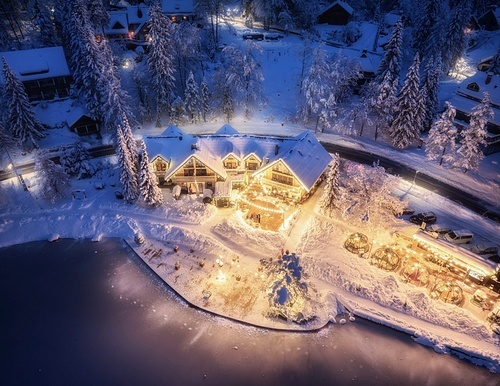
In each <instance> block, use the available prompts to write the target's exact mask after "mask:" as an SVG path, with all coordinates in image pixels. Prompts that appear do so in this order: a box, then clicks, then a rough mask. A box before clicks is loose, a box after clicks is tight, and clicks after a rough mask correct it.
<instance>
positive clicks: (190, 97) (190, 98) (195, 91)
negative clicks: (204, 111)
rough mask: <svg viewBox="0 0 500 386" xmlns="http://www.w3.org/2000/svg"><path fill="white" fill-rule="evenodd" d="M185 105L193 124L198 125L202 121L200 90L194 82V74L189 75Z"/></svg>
mask: <svg viewBox="0 0 500 386" xmlns="http://www.w3.org/2000/svg"><path fill="white" fill-rule="evenodd" d="M184 104H185V106H186V112H187V114H188V116H189V117H190V121H191V123H196V122H198V121H199V119H200V89H199V87H198V83H196V81H195V80H194V75H193V72H192V71H191V72H190V73H189V77H188V80H187V82H186V91H185V93H184Z"/></svg>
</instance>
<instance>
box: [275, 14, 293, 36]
mask: <svg viewBox="0 0 500 386" xmlns="http://www.w3.org/2000/svg"><path fill="white" fill-rule="evenodd" d="M277 24H278V26H280V27H281V28H282V29H283V31H284V32H285V34H286V35H288V33H289V32H290V31H291V30H293V29H295V27H296V25H295V21H294V19H293V16H292V14H291V13H290V11H289V10H288V9H284V10H282V11H281V12H280V13H279V15H278V20H277Z"/></svg>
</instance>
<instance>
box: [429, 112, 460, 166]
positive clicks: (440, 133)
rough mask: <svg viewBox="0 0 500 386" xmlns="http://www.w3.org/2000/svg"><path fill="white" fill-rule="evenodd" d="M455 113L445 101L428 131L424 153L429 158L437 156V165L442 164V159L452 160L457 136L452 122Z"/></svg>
mask: <svg viewBox="0 0 500 386" xmlns="http://www.w3.org/2000/svg"><path fill="white" fill-rule="evenodd" d="M455 115H456V110H455V108H454V107H453V106H452V105H451V104H450V103H449V102H445V109H444V111H443V113H442V114H441V117H440V118H439V119H437V120H436V121H435V122H434V123H433V125H432V127H431V129H430V131H429V136H428V138H427V142H426V145H425V154H426V155H427V158H428V159H430V160H435V159H438V158H439V165H442V164H443V161H453V157H454V153H455V147H456V138H457V129H456V127H455V124H454V123H453V122H454V120H455ZM447 151H448V153H447Z"/></svg>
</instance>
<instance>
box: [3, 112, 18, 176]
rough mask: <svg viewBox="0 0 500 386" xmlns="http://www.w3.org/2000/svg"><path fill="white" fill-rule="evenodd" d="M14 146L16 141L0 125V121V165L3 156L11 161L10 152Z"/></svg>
mask: <svg viewBox="0 0 500 386" xmlns="http://www.w3.org/2000/svg"><path fill="white" fill-rule="evenodd" d="M15 147H16V141H15V140H14V138H12V137H11V136H10V135H9V134H8V133H7V132H6V131H5V128H4V127H3V126H2V122H1V121H0V166H1V162H2V161H3V160H4V159H5V156H7V158H9V162H11V161H12V160H11V158H10V152H11V151H12V150H14V149H15Z"/></svg>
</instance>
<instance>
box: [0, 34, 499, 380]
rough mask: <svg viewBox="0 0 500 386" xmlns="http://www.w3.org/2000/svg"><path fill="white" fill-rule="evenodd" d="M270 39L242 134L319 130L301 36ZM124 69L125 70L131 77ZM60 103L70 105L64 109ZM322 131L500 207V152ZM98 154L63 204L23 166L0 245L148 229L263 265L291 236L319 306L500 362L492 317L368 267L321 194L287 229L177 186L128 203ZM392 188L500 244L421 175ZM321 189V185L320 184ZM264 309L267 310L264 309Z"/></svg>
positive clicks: (380, 237) (58, 135)
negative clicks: (303, 98)
mask: <svg viewBox="0 0 500 386" xmlns="http://www.w3.org/2000/svg"><path fill="white" fill-rule="evenodd" d="M240 40H241V38H239V37H238V36H234V35H231V34H229V33H227V31H225V33H224V34H223V41H225V42H227V43H228V44H229V43H231V42H236V41H240ZM261 44H262V48H263V49H264V55H263V57H262V61H263V70H264V76H265V78H266V81H265V82H266V83H265V88H266V94H267V97H268V104H267V106H265V107H263V108H262V110H261V111H258V112H255V116H254V118H253V119H252V120H251V121H246V120H245V119H244V118H243V117H239V116H237V117H235V119H234V120H233V121H231V125H232V126H233V127H235V128H236V129H237V130H238V131H239V132H241V133H256V134H273V135H296V134H297V133H299V132H300V131H302V130H304V129H305V130H311V131H314V128H313V127H304V126H301V125H298V124H295V123H291V122H290V116H291V114H293V112H294V109H295V105H294V101H295V91H296V88H295V87H294V81H295V80H296V75H297V72H298V70H299V69H298V66H297V59H296V51H297V50H298V48H297V47H298V46H299V45H300V41H299V38H298V37H295V36H289V37H285V38H283V39H282V40H281V41H278V42H276V41H273V42H262V43H261ZM126 71H127V70H124V73H123V76H124V78H126V77H127V73H126ZM449 87H450V86H449V85H448V87H447V90H448V88H449ZM59 107H60V110H59V109H58V106H57V104H55V103H54V104H51V106H50V108H47V109H42V108H40V109H37V114H38V116H39V118H40V120H41V121H42V122H48V121H49V120H50V121H51V122H52V125H54V126H55V125H57V121H61V120H63V117H62V115H63V113H64V112H65V111H66V110H65V109H70V106H68V105H67V104H66V105H64V107H61V106H59ZM53 110H54V111H53ZM49 112H50V114H49ZM58 112H59V113H60V114H61V115H59V116H58ZM223 124H224V122H223V120H222V119H218V120H214V121H213V122H209V123H207V124H200V125H186V126H183V127H182V129H183V130H185V131H187V132H189V133H210V132H214V131H215V130H217V129H218V128H219V127H220V126H222V125H223ZM162 131H163V129H156V128H154V127H153V126H152V125H151V126H145V127H141V129H137V130H135V132H134V134H135V135H136V137H137V138H140V137H141V136H143V135H146V134H147V135H151V134H155V133H157V134H158V133H161V132H162ZM318 138H319V139H320V140H323V141H331V142H335V143H341V144H343V145H345V146H350V147H354V148H357V147H359V148H364V149H369V150H370V151H373V152H374V153H378V154H383V155H386V156H390V157H392V158H394V159H397V160H399V161H401V162H402V163H407V164H410V165H412V166H413V167H415V168H417V170H420V171H421V172H422V173H429V174H432V175H434V176H439V178H441V179H442V180H444V181H447V182H449V183H451V184H453V185H456V186H460V187H461V188H463V189H464V190H467V191H469V192H471V193H472V194H475V195H477V196H478V197H481V198H482V199H484V200H486V201H488V202H490V203H491V204H492V205H493V206H494V207H496V208H497V209H498V208H499V202H500V168H499V162H500V153H497V154H496V155H492V156H488V157H486V158H485V159H483V161H482V163H481V166H480V170H479V171H478V172H469V173H467V174H464V173H462V172H461V171H457V170H452V169H447V168H443V167H439V166H438V165H437V164H436V165H434V164H431V163H430V162H429V161H427V160H426V158H425V154H424V152H423V150H419V149H416V148H413V149H409V150H406V151H396V150H394V149H392V148H390V147H388V146H387V145H386V144H384V143H383V142H381V141H378V142H375V141H373V140H371V139H368V138H373V136H371V137H370V132H369V131H368V132H367V133H366V134H365V136H364V137H359V136H355V135H342V134H339V133H336V132H333V131H332V132H325V133H321V134H318ZM74 140H75V137H74V135H72V134H71V133H69V132H68V131H67V129H65V128H57V129H52V130H49V136H48V138H46V139H45V140H44V141H43V142H42V146H43V147H47V148H50V147H56V146H61V145H65V144H71V143H72V142H74ZM91 141H92V142H93V143H91V144H92V145H95V144H96V142H95V139H94V140H91ZM104 142H105V143H109V142H110V134H109V133H104ZM27 158H29V155H24V156H21V155H19V156H18V157H16V162H23V161H24V160H26V159H27ZM96 162H98V163H100V166H101V169H100V171H99V172H98V174H96V175H95V176H94V177H93V178H91V179H86V180H72V189H73V190H77V189H79V190H85V193H86V197H85V198H83V199H73V198H72V197H71V195H70V194H68V195H67V196H66V198H64V199H62V200H60V201H58V202H56V203H55V204H51V203H49V202H46V201H43V200H42V199H41V198H39V197H38V195H37V179H36V176H35V175H33V174H31V175H26V176H24V177H25V179H26V181H27V183H28V185H29V186H30V191H29V192H25V191H23V189H22V188H21V187H20V186H19V184H18V183H17V180H15V179H11V180H8V181H4V182H2V183H1V186H0V189H1V194H0V207H1V215H0V246H7V245H12V244H17V243H23V242H27V241H31V240H43V239H48V240H54V239H57V238H58V237H65V238H66V237H68V238H92V239H94V240H96V241H97V240H99V239H101V238H102V237H121V238H124V239H126V240H133V238H134V235H135V234H136V233H137V232H141V233H142V234H143V235H144V236H145V238H146V240H148V241H154V242H157V243H159V244H161V243H166V242H167V241H168V242H169V243H171V244H172V243H175V244H179V245H182V246H183V247H184V248H187V249H190V248H192V249H193V250H194V252H195V254H196V256H197V258H201V257H202V256H203V257H204V258H206V259H207V261H208V258H211V259H215V258H216V257H217V256H218V255H221V254H225V255H226V256H227V255H228V254H230V255H238V256H239V263H240V264H243V263H244V262H245V261H246V262H248V269H250V267H255V266H256V265H258V261H259V260H260V259H261V258H269V257H276V255H277V253H278V251H279V250H280V249H281V248H282V247H283V246H286V247H287V248H290V250H291V251H293V252H296V253H297V255H298V256H299V257H300V258H301V262H302V265H303V269H304V274H307V275H308V280H309V281H310V283H311V288H314V289H315V291H316V292H315V293H316V297H317V299H318V303H319V304H322V306H321V307H322V308H321V309H320V308H318V309H317V312H318V314H321V315H325V317H326V318H329V320H331V321H338V320H337V319H338V318H337V315H341V314H343V313H344V312H346V309H348V310H349V311H351V312H352V313H354V315H359V316H362V317H366V318H369V319H372V320H375V321H377V322H380V323H383V324H386V325H388V326H391V327H394V328H396V329H400V330H403V331H406V332H408V333H410V334H412V335H413V336H415V339H416V340H417V341H418V342H420V343H422V344H426V345H430V346H432V347H434V349H435V350H436V351H438V352H451V351H452V350H458V351H462V352H464V353H467V354H469V355H470V356H471V358H470V359H471V360H472V361H473V362H475V363H478V364H480V365H483V366H485V367H487V368H488V369H489V370H490V371H493V372H500V336H499V335H496V334H495V333H494V332H493V331H492V330H491V329H490V328H489V327H488V323H486V321H485V320H484V317H483V318H481V317H480V316H479V315H478V313H474V312H472V311H471V310H470V309H469V307H457V306H453V305H449V304H445V303H443V302H441V301H436V300H432V299H431V298H430V296H429V294H428V292H427V291H426V290H425V289H421V288H418V287H414V286H411V285H409V284H405V283H403V282H401V281H400V280H399V279H398V278H397V277H396V275H395V274H393V273H387V272H385V271H382V270H380V269H378V268H376V267H375V266H373V265H370V264H369V262H368V260H366V259H361V258H358V257H357V256H356V255H353V254H351V253H349V252H347V251H346V250H345V249H344V248H343V243H344V241H345V239H346V238H347V236H348V235H349V234H351V233H352V232H353V231H357V229H353V227H352V226H351V225H350V224H347V223H345V222H343V221H340V220H337V219H328V218H326V217H324V216H322V215H321V213H319V212H318V206H317V205H316V203H317V200H316V201H315V200H311V201H310V202H309V204H308V205H306V206H305V207H304V209H303V210H302V213H301V217H300V219H301V221H299V222H296V223H294V224H293V227H292V228H285V229H284V230H283V231H282V232H280V233H272V232H265V231H260V230H256V229H254V228H251V227H249V226H248V224H246V223H245V221H244V219H242V217H241V216H240V214H239V213H238V212H236V210H235V209H224V210H218V209H216V208H215V207H213V206H206V205H204V204H203V203H202V202H201V198H199V197H196V196H183V198H182V200H180V201H175V200H173V199H172V198H171V195H170V192H169V191H168V190H164V194H165V199H166V200H165V201H166V202H165V204H164V205H163V206H162V207H160V208H155V209H151V208H145V207H142V206H141V205H130V204H127V203H125V202H123V201H122V200H118V199H117V198H116V197H115V194H114V193H115V191H116V190H120V189H121V187H120V185H119V182H118V171H117V165H116V160H115V158H114V157H109V158H106V159H99V160H97V161H96ZM96 184H102V185H103V186H104V188H103V189H96V188H95V186H97V185H96ZM394 192H395V194H397V195H399V196H401V197H403V196H404V198H405V199H407V200H408V201H409V203H410V206H411V207H412V208H414V209H415V210H416V211H424V210H425V211H428V210H433V211H435V213H436V214H437V215H438V218H439V222H441V221H443V222H445V223H446V224H451V225H453V226H456V227H460V228H468V229H470V230H471V231H473V233H474V235H475V240H477V242H480V241H494V242H496V243H499V244H500V226H499V224H498V223H495V222H493V221H491V220H488V219H486V218H484V217H482V216H480V215H478V214H475V213H472V212H470V211H468V210H466V209H464V208H463V207H462V206H460V205H459V204H457V203H454V202H451V201H449V200H446V199H443V198H441V197H440V196H438V195H437V194H435V193H433V192H429V191H425V190H423V189H421V188H419V187H418V186H416V185H414V184H412V183H411V181H410V182H403V181H402V182H401V183H400V185H399V186H397V187H394ZM319 194H321V191H318V192H317V195H319ZM302 220H303V221H302ZM395 230H398V231H400V232H402V233H405V232H409V233H411V232H413V231H415V230H416V227H415V226H413V225H410V224H409V223H408V222H407V221H405V220H403V219H395V221H394V224H393V226H392V227H391V229H362V231H363V232H364V233H365V234H367V235H368V236H369V238H370V240H377V242H387V241H389V240H390V237H391V233H392V232H393V231H395ZM475 242H476V241H475ZM211 263H214V262H213V261H211ZM185 295H186V296H187V297H189V296H191V295H192V294H190V293H186V294H185ZM318 307H319V306H318ZM470 307H473V306H470ZM258 311H260V312H261V313H260V315H262V310H258ZM257 322H258V321H257ZM257 322H256V324H258V323H257Z"/></svg>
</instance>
